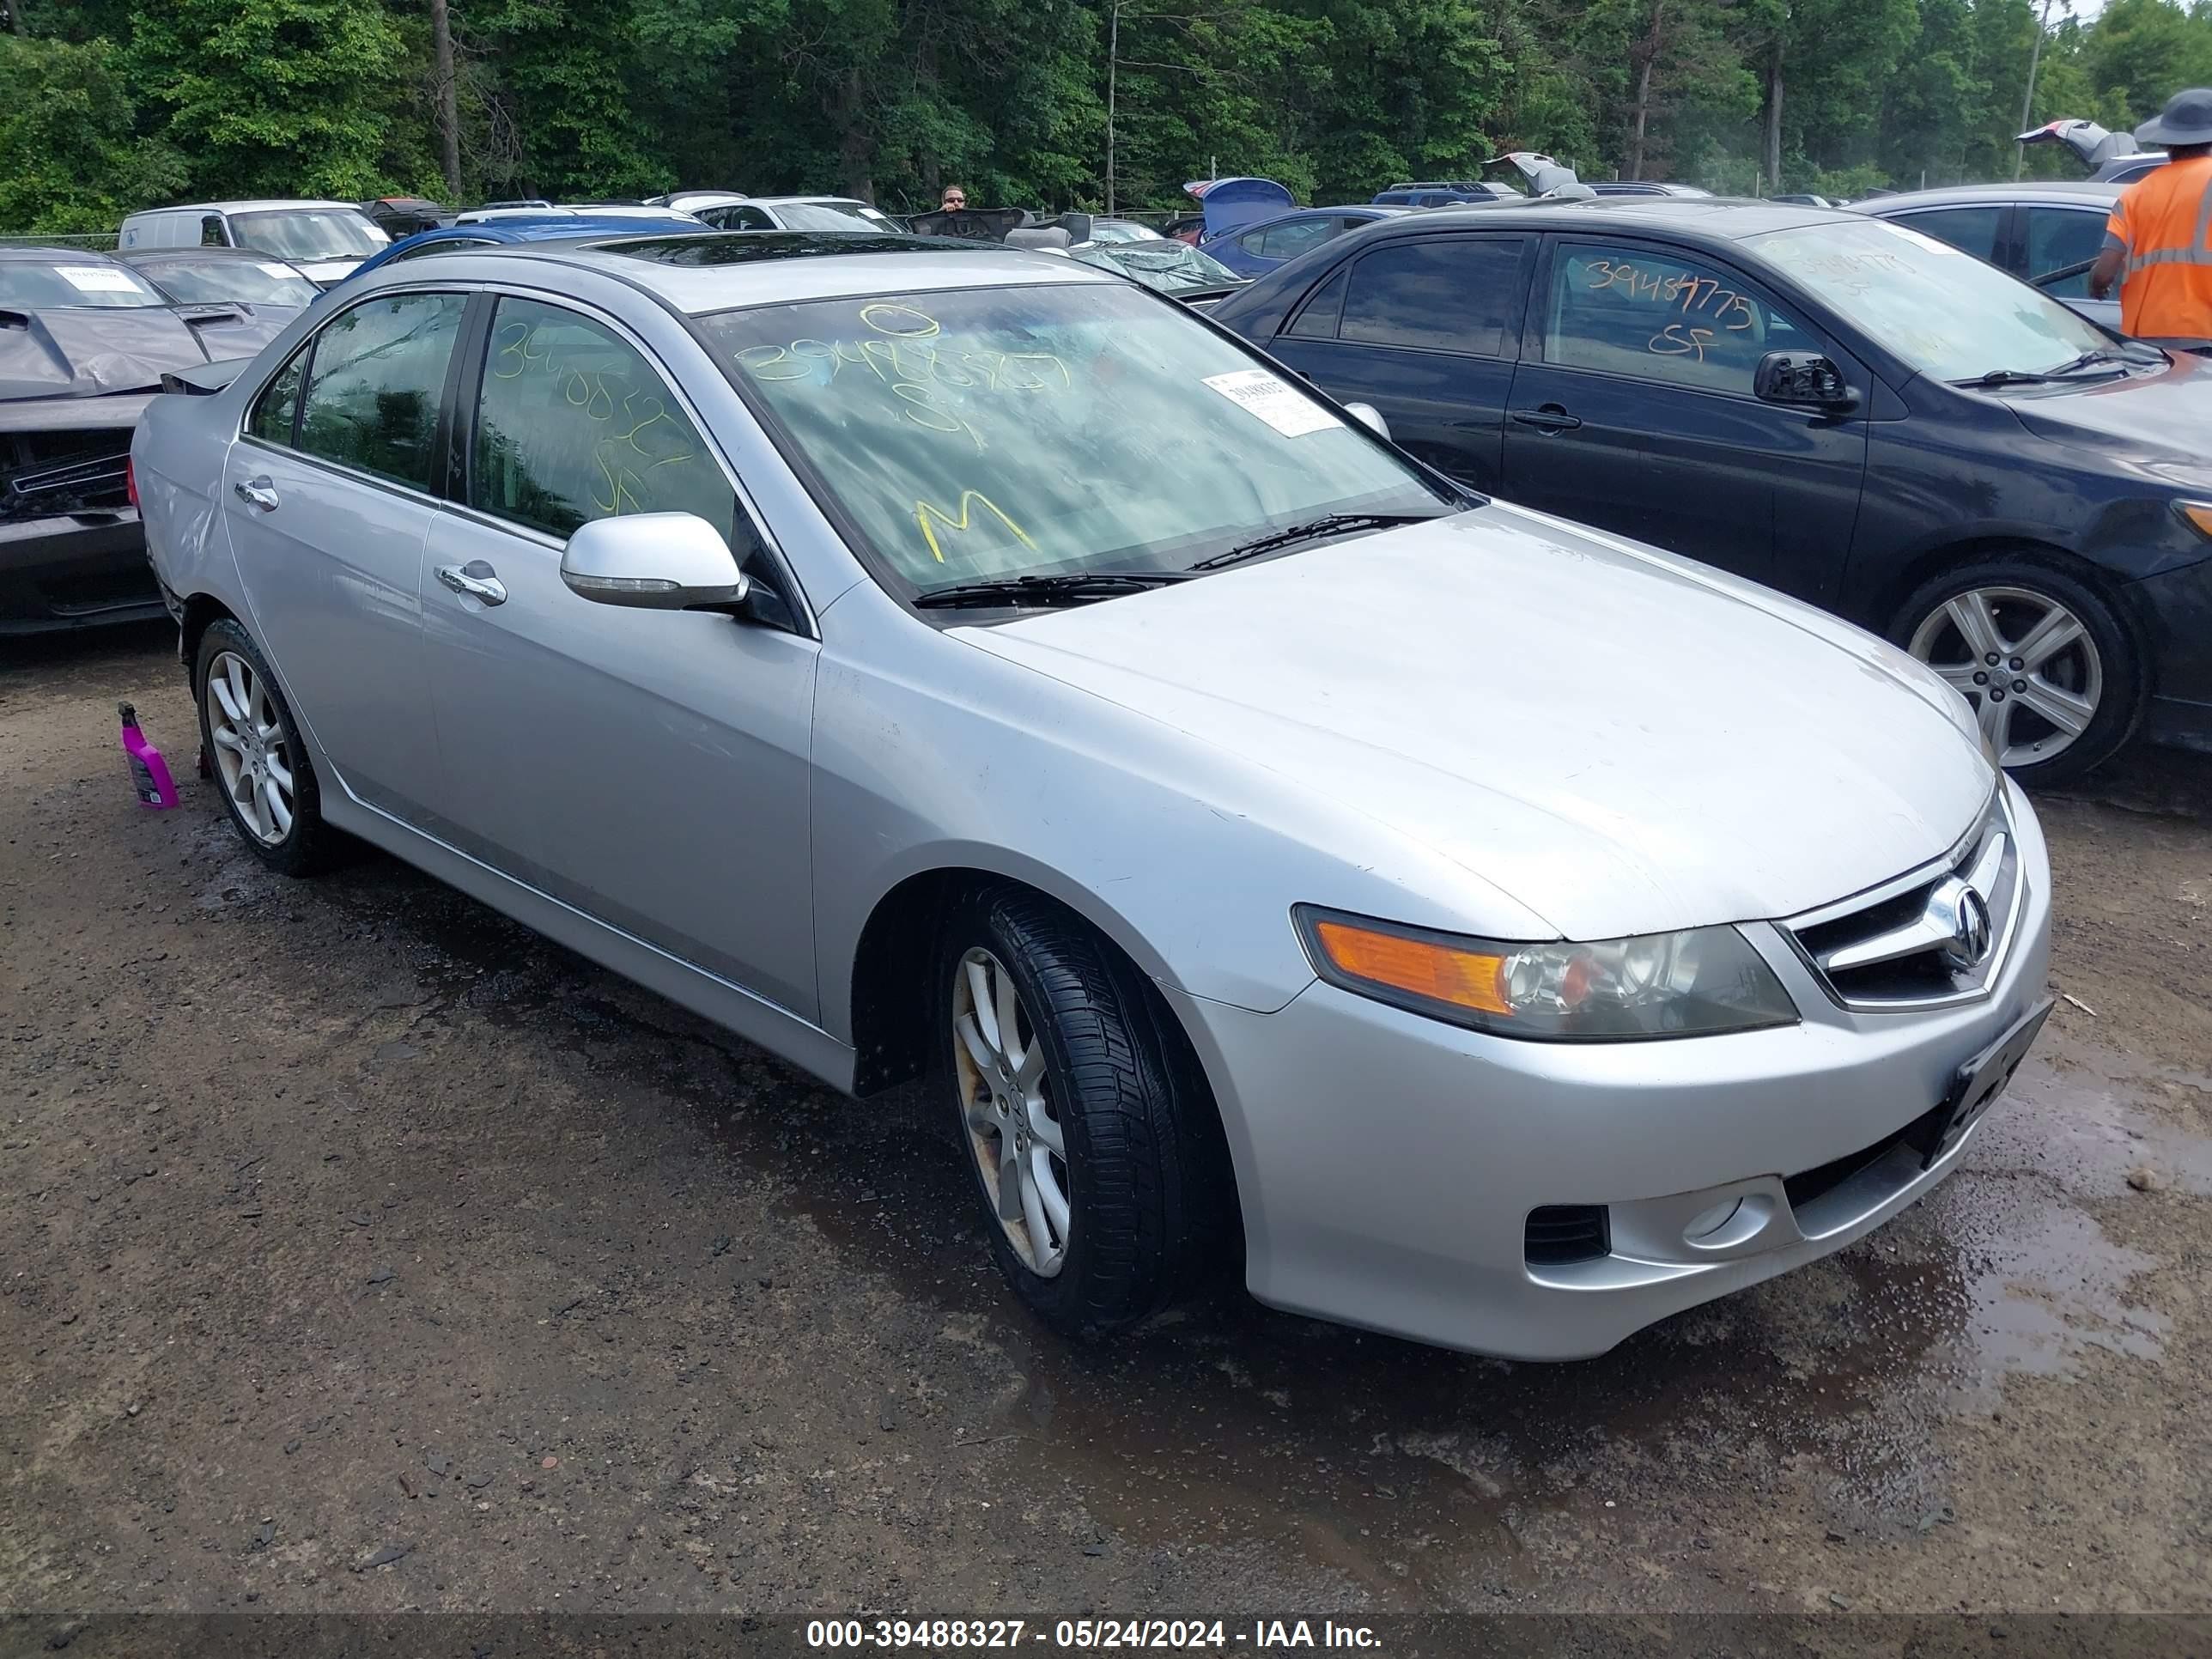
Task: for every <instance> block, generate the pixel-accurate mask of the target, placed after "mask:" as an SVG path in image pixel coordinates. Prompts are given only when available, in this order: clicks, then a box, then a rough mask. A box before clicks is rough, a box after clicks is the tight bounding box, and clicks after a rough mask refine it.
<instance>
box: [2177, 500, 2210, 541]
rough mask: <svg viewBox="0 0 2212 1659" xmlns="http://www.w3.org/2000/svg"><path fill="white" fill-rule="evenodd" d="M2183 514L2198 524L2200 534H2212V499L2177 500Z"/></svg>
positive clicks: (2195, 524) (2193, 523) (2191, 521)
mask: <svg viewBox="0 0 2212 1659" xmlns="http://www.w3.org/2000/svg"><path fill="white" fill-rule="evenodd" d="M2174 505H2175V506H2177V507H2179V508H2180V509H2181V516H2182V517H2183V518H2185V519H2186V520H2189V522H2190V523H2191V525H2193V526H2196V530H2197V534H2198V535H2200V536H2212V501H2177V502H2175V503H2174Z"/></svg>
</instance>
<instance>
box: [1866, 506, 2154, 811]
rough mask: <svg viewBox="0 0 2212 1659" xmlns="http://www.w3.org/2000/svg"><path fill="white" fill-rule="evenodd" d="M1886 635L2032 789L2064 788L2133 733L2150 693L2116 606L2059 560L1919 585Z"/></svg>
mask: <svg viewBox="0 0 2212 1659" xmlns="http://www.w3.org/2000/svg"><path fill="white" fill-rule="evenodd" d="M1890 637H1891V638H1892V639H1893V640H1894V641H1896V642H1897V643H1898V644H1899V645H1901V646H1903V647H1905V649H1906V650H1907V651H1909V652H1911V653H1912V654H1913V655H1914V656H1916V657H1917V658H1918V659H1920V660H1921V661H1923V662H1924V663H1926V664H1928V665H1929V667H1931V668H1933V669H1935V670H1936V672H1937V673H1939V674H1941V675H1942V677H1943V678H1945V679H1946V680H1948V681H1949V682H1950V684H1952V685H1953V687H1954V688H1955V689H1956V690H1959V691H1960V693H1961V694H1962V695H1964V696H1966V700H1967V701H1968V702H1970V703H1972V705H1973V706H1974V711H1975V716H1976V718H1977V719H1978V720H1979V721H1980V723H1981V726H1982V729H1983V731H1984V732H1987V733H1988V734H1990V737H1991V738H1992V739H1993V740H1994V741H1995V742H1996V744H1997V746H1998V748H1999V750H2000V752H2001V753H2002V755H2003V757H2004V763H2005V769H2006V770H2007V771H2008V772H2009V773H2011V774H2012V775H2013V776H2014V777H2015V779H2017V780H2018V781H2020V782H2021V785H2023V786H2024V787H2028V788H2040V787H2050V786H2052V785H2056V784H2064V783H2070V782H2072V781H2074V780H2075V779H2076V778H2078V777H2080V776H2081V775H2082V774H2084V773H2085V772H2087V771H2088V770H2089V769H2091V768H2093V767H2094V766H2096V765H2097V764H2099V763H2100V762H2102V761H2105V760H2106V759H2108V758H2110V757H2111V756H2112V754H2113V753H2114V751H2116V750H2118V749H2119V747H2120V746H2121V745H2122V744H2124V743H2126V742H2127V740H2128V739H2129V738H2130V737H2131V736H2133V735H2134V733H2135V730H2136V726H2137V725H2138V724H2140V722H2141V721H2142V714H2143V708H2144V704H2145V702H2146V701H2147V693H2148V689H2149V676H2148V673H2147V672H2146V671H2145V668H2144V663H2143V650H2142V643H2141V641H2139V640H2138V639H2137V637H2136V631H2135V629H2133V628H2131V627H2130V625H2129V624H2128V622H2127V620H2126V618H2125V617H2124V616H2123V614H2122V613H2121V611H2119V609H2118V606H2117V605H2114V604H2113V603H2112V601H2111V600H2110V599H2106V597H2105V596H2104V594H2103V593H2101V592H2099V591H2098V590H2097V589H2096V588H2095V587H2094V586H2091V584H2090V583H2089V582H2088V581H2087V580H2084V579H2083V578H2082V577H2081V575H2079V574H2075V572H2073V571H2071V570H2069V569H2068V568H2065V566H2064V565H2063V564H2061V563H2060V562H2057V560H2056V559H2053V558H2051V557H2048V556H2043V555H2039V554H2036V553H2033V552H2031V551H2027V550H2022V551H2021V552H2018V553H2007V554H1999V555H1997V556H1994V557H1990V558H1984V559H1981V560H1978V561H1977V562H1974V563H1972V564H1968V565H1962V566H1960V567H1959V568H1955V569H1952V570H1947V571H1945V572H1943V573H1942V574H1941V575H1939V576H1937V577H1936V578H1935V579H1934V580H1930V581H1929V582H1926V583H1924V584H1923V585H1922V586H1920V588H1918V589H1917V591H1916V592H1914V593H1913V594H1912V596H1911V598H1910V599H1907V600H1906V601H1905V604H1904V605H1903V607H1902V608H1900V609H1899V611H1898V613H1897V616H1896V617H1895V619H1894V620H1893V622H1892V623H1891V625H1890Z"/></svg>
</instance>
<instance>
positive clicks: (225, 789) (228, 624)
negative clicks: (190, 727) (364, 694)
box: [192, 617, 335, 876]
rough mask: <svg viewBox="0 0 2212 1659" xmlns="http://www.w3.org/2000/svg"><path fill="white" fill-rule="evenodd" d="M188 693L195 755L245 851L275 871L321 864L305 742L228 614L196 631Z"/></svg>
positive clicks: (322, 844)
mask: <svg viewBox="0 0 2212 1659" xmlns="http://www.w3.org/2000/svg"><path fill="white" fill-rule="evenodd" d="M192 691H193V695H194V696H196V697H197V700H198V702H199V709H200V749H201V752H202V753H203V754H204V755H205V756H206V757H207V758H208V760H209V762H210V764H211V767H212V769H213V771H214V782H215V786H216V793H219V794H220V795H221V796H222V804H223V810H224V811H225V812H227V813H228V815H229V817H230V823H231V828H232V829H235V830H236V831H237V832H238V835H239V838H240V840H241V841H243V842H245V843H246V848H247V850H248V851H250V852H251V853H252V854H253V856H254V857H256V858H257V859H258V860H261V862H262V863H264V865H266V866H269V868H270V869H271V870H274V871H276V872H277V873H279V874H280V875H287V876H305V875H312V874H313V873H314V872H316V871H317V870H319V869H321V868H323V867H324V866H325V865H327V864H328V863H329V862H330V860H331V853H332V850H333V848H332V842H333V841H334V839H335V832H334V831H332V830H331V828H330V827H329V826H328V825H327V824H325V823H324V822H323V813H322V792H321V790H320V788H319V786H318V785H317V783H316V781H315V769H314V767H313V764H312V763H310V762H309V761H308V759H307V745H306V744H304V743H302V742H301V740H300V728H299V726H297V725H296V724H295V722H294V720H293V719H292V711H291V709H290V708H289V707H287V706H286V704H285V702H284V696H283V693H282V692H281V691H279V690H277V689H276V676H274V675H273V674H271V673H270V671H269V665H268V663H267V662H266V661H264V659H263V658H262V655H261V652H260V650H259V648H258V647H256V646H255V645H254V643H253V641H252V637H251V636H250V635H248V634H247V633H246V630H245V629H243V628H240V626H239V625H238V624H237V623H234V622H233V621H231V620H230V619H229V618H228V617H223V618H222V619H220V620H218V621H216V622H215V623H210V625H209V627H208V630H207V632H206V633H205V634H204V635H201V636H200V648H199V654H198V657H197V659H195V661H194V663H193V665H192Z"/></svg>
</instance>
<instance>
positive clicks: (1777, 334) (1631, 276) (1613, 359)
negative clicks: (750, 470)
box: [1544, 243, 1814, 398]
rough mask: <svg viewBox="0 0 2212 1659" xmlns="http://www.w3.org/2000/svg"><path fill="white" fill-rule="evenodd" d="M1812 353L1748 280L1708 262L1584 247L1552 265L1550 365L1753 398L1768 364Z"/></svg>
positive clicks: (1808, 341) (1567, 250)
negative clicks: (1772, 354)
mask: <svg viewBox="0 0 2212 1659" xmlns="http://www.w3.org/2000/svg"><path fill="white" fill-rule="evenodd" d="M1810 349H1814V343H1813V338H1812V336H1811V335H1809V334H1808V333H1807V332H1806V331H1804V330H1803V329H1802V328H1801V327H1799V326H1798V325H1796V324H1795V323H1793V322H1792V321H1791V320H1790V319H1789V318H1788V317H1786V316H1784V315H1783V313H1780V312H1779V311H1777V310H1776V309H1774V308H1773V307H1771V306H1770V305H1768V304H1767V303H1766V302H1765V301H1764V300H1763V299H1761V298H1760V297H1759V295H1755V294H1753V293H1750V292H1749V291H1747V289H1745V288H1744V286H1743V283H1742V282H1741V279H1739V278H1737V277H1736V276H1733V275H1731V274H1729V272H1726V271H1724V270H1721V269H1719V268H1718V267H1717V266H1713V265H1708V264H1705V263H1703V262H1702V261H1700V260H1696V259H1686V258H1680V256H1678V255H1676V254H1674V253H1671V252H1659V251H1657V250H1655V249H1651V248H1643V247H1607V246H1599V245H1591V244H1585V243H1577V244H1571V245H1569V246H1563V247H1561V248H1560V249H1559V252H1558V255H1557V256H1556V257H1555V258H1553V261H1552V280H1551V291H1550V293H1549V294H1548V295H1547V298H1546V301H1545V323H1544V357H1545V361H1547V362H1553V363H1558V364H1560V365H1563V366H1565V367H1567V368H1593V369H1600V370H1602V371H1604V372H1605V373H1607V374H1623V375H1630V376H1633V377H1634V378H1636V379H1638V380H1667V381H1673V382H1675V383H1677V384H1680V385H1683V386H1699V387H1703V388H1705V389H1706V390H1708V391H1713V392H1735V393H1736V394H1738V395H1739V396H1741V397H1746V398H1748V397H1749V396H1751V387H1752V379H1753V374H1754V372H1755V371H1756V370H1757V368H1758V367H1759V358H1760V357H1761V356H1764V355H1765V353H1767V352H1769V351H1805V350H1810Z"/></svg>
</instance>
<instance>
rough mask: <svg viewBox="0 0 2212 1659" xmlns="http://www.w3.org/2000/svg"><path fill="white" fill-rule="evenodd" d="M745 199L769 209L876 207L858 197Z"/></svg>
mask: <svg viewBox="0 0 2212 1659" xmlns="http://www.w3.org/2000/svg"><path fill="white" fill-rule="evenodd" d="M744 200H746V201H748V202H761V203H765V204H767V205H769V207H775V206H778V205H787V206H792V207H875V204H874V203H872V202H864V201H862V200H861V199H860V197H857V196H748V197H744ZM876 211H877V212H878V213H881V212H883V211H884V209H882V208H876Z"/></svg>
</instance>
